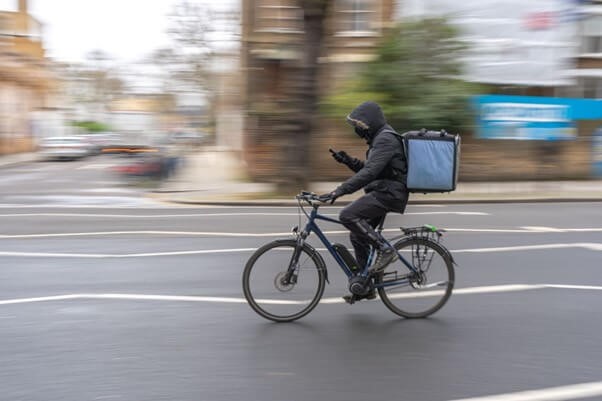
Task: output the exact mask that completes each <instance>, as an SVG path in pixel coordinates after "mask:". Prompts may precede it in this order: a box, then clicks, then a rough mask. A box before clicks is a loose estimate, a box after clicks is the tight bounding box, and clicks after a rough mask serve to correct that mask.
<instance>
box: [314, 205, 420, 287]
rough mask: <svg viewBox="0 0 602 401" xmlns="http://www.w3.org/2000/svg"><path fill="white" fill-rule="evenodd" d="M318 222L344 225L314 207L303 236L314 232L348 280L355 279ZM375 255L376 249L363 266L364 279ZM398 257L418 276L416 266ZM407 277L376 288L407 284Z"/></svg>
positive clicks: (399, 256)
mask: <svg viewBox="0 0 602 401" xmlns="http://www.w3.org/2000/svg"><path fill="white" fill-rule="evenodd" d="M316 220H324V221H328V222H330V223H335V224H340V225H342V224H343V223H341V222H340V221H339V220H337V219H333V218H330V217H326V216H324V215H321V214H319V213H318V208H317V207H315V206H314V207H313V208H312V211H311V213H310V214H309V215H308V221H307V224H306V225H305V229H304V233H305V235H303V237H304V238H306V237H307V236H308V235H309V234H310V233H312V232H313V233H315V234H316V236H317V237H318V238H319V239H320V241H321V242H322V244H324V246H325V247H326V249H327V250H328V252H330V254H331V255H332V257H333V258H334V259H335V260H336V262H337V263H338V265H339V266H340V267H341V269H342V270H343V272H345V274H346V275H347V277H348V278H351V277H353V276H354V273H353V272H352V271H351V270H350V269H349V268H348V267H347V265H346V264H345V262H344V261H343V259H342V258H341V257H340V256H339V254H338V253H337V252H336V251H335V249H334V247H333V246H332V244H331V243H330V241H329V240H328V238H326V235H324V233H323V232H322V230H321V229H320V227H318V225H317V224H316V222H315V221H316ZM375 253H376V251H375V250H374V249H371V251H370V256H369V257H368V262H367V263H366V266H363V269H362V271H361V272H360V273H359V274H360V275H362V276H364V277H367V276H368V274H369V273H368V267H369V266H370V264H371V262H372V259H373V257H374V255H375ZM397 257H398V258H399V260H401V262H402V263H403V264H404V265H405V266H406V267H407V268H408V269H409V271H410V272H412V273H416V274H418V272H417V271H416V269H415V268H414V266H412V264H411V263H410V262H408V261H407V260H406V259H405V258H404V257H403V256H402V255H400V254H399V252H397ZM407 277H408V276H403V277H400V280H394V281H391V282H387V283H381V284H377V285H376V287H386V286H392V285H401V284H406V283H408V282H409V279H408V278H407Z"/></svg>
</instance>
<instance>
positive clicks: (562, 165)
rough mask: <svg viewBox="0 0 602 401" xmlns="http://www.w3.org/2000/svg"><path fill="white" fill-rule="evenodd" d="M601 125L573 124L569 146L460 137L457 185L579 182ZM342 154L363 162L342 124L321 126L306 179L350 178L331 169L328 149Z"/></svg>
mask: <svg viewBox="0 0 602 401" xmlns="http://www.w3.org/2000/svg"><path fill="white" fill-rule="evenodd" d="M600 126H602V121H587V122H580V123H579V124H578V130H579V135H578V138H577V139H575V140H570V141H558V142H547V141H512V140H486V139H476V138H473V136H472V134H461V138H462V147H461V152H462V153H461V162H460V180H461V181H504V180H539V179H585V178H589V177H590V171H591V157H592V152H591V135H592V132H593V131H594V130H595V129H596V128H597V127H600ZM329 147H333V148H335V149H336V150H345V151H346V152H347V153H349V154H350V155H352V156H355V157H358V158H361V159H364V154H365V151H366V149H367V147H366V144H365V143H364V141H363V140H361V139H360V138H358V137H357V136H356V135H355V134H354V133H353V131H352V130H351V128H349V127H348V126H347V125H346V124H345V123H344V122H333V121H325V122H323V124H322V130H321V132H320V133H319V134H318V135H316V136H315V137H314V138H313V140H312V153H311V155H312V156H311V157H312V160H311V163H312V164H311V165H312V166H313V170H312V176H313V177H314V179H316V180H320V181H323V180H326V181H328V180H334V181H338V180H341V179H344V178H346V177H348V176H349V175H350V174H351V172H350V171H349V170H348V169H347V168H346V167H344V166H341V165H339V164H338V163H336V162H335V161H334V160H333V159H332V157H331V156H330V152H328V148H329Z"/></svg>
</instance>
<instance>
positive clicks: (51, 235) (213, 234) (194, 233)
mask: <svg viewBox="0 0 602 401" xmlns="http://www.w3.org/2000/svg"><path fill="white" fill-rule="evenodd" d="M324 233H325V234H337V233H339V234H340V233H349V232H348V231H339V232H336V231H325V232H324ZM111 235H176V236H207V237H284V236H287V235H289V236H290V235H291V233H290V232H288V233H221V232H211V231H97V232H87V233H49V234H15V235H0V239H17V238H55V237H91V236H92V237H96V236H111Z"/></svg>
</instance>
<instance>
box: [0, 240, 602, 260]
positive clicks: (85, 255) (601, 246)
mask: <svg viewBox="0 0 602 401" xmlns="http://www.w3.org/2000/svg"><path fill="white" fill-rule="evenodd" d="M566 248H581V249H586V250H590V251H595V252H596V251H597V252H600V251H602V244H596V243H574V244H543V245H520V246H506V247H498V248H473V249H452V250H450V252H451V253H452V254H456V253H491V252H513V251H530V250H541V249H566ZM255 250H257V248H229V249H198V250H189V251H168V252H148V253H128V254H110V253H102V254H101V253H91V254H90V253H69V252H15V251H0V256H12V257H33V258H85V259H102V258H142V257H156V256H183V255H203V254H219V253H226V254H227V253H239V252H254V251H255ZM316 250H317V251H320V252H323V251H326V248H316Z"/></svg>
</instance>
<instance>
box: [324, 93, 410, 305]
mask: <svg viewBox="0 0 602 401" xmlns="http://www.w3.org/2000/svg"><path fill="white" fill-rule="evenodd" d="M347 122H348V123H349V124H350V125H351V126H352V127H353V129H354V131H355V133H356V134H357V135H358V136H359V137H360V138H362V139H364V140H365V141H366V143H367V144H368V150H367V152H366V161H361V160H359V159H356V158H354V157H351V156H349V155H348V154H347V153H346V152H345V151H339V152H335V151H333V150H332V149H331V150H330V151H331V153H332V156H333V158H334V159H335V160H336V161H337V162H339V163H342V164H345V165H346V166H347V167H349V168H350V169H351V170H352V171H354V172H355V174H354V175H353V176H352V177H350V178H349V179H347V180H346V181H345V182H343V183H342V184H341V185H339V186H338V187H337V188H336V189H335V190H334V191H332V192H330V193H328V194H324V195H321V196H320V198H321V200H323V201H326V202H331V203H333V202H334V201H335V200H336V199H337V198H339V197H341V196H343V195H346V194H351V193H353V192H355V191H357V190H359V189H361V188H364V191H365V194H364V195H363V196H362V197H360V198H359V199H357V200H355V201H354V202H352V203H351V204H349V205H348V206H347V207H345V208H344V209H343V210H342V211H341V213H340V215H339V219H340V221H341V222H342V223H343V225H344V226H345V227H346V228H347V229H348V230H349V231H351V235H350V239H351V244H352V245H353V248H354V250H355V257H356V260H357V262H358V264H359V266H360V268H362V267H363V266H365V265H366V263H367V262H368V256H369V253H370V246H372V247H373V248H374V249H376V250H377V257H376V260H375V262H374V263H373V265H372V266H371V268H370V271H371V272H378V271H380V270H382V269H384V268H385V267H386V266H387V265H388V264H389V263H391V261H392V260H393V258H394V257H395V255H396V252H395V250H394V249H393V248H392V247H391V246H390V245H388V243H387V242H386V241H385V239H384V238H383V237H382V236H381V235H380V234H379V233H378V232H377V231H376V230H375V228H376V226H377V225H378V224H379V223H380V221H381V219H382V218H383V217H384V216H385V215H386V214H387V213H388V212H398V213H403V212H404V211H405V208H406V205H407V203H408V197H409V194H408V191H407V188H406V185H405V179H406V172H407V164H406V159H405V155H404V152H403V145H402V143H401V140H400V137H399V136H398V134H396V133H395V131H394V130H393V128H392V127H391V126H390V125H388V124H387V121H386V119H385V116H384V114H383V112H382V110H381V108H380V106H379V105H378V104H377V103H375V102H364V103H362V104H360V105H359V106H357V107H356V108H355V109H354V110H353V111H352V112H351V114H349V116H347ZM375 296H376V294H375V292H374V290H372V291H370V292H369V293H368V294H366V295H365V296H363V297H362V298H368V299H371V298H374V297H375Z"/></svg>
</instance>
